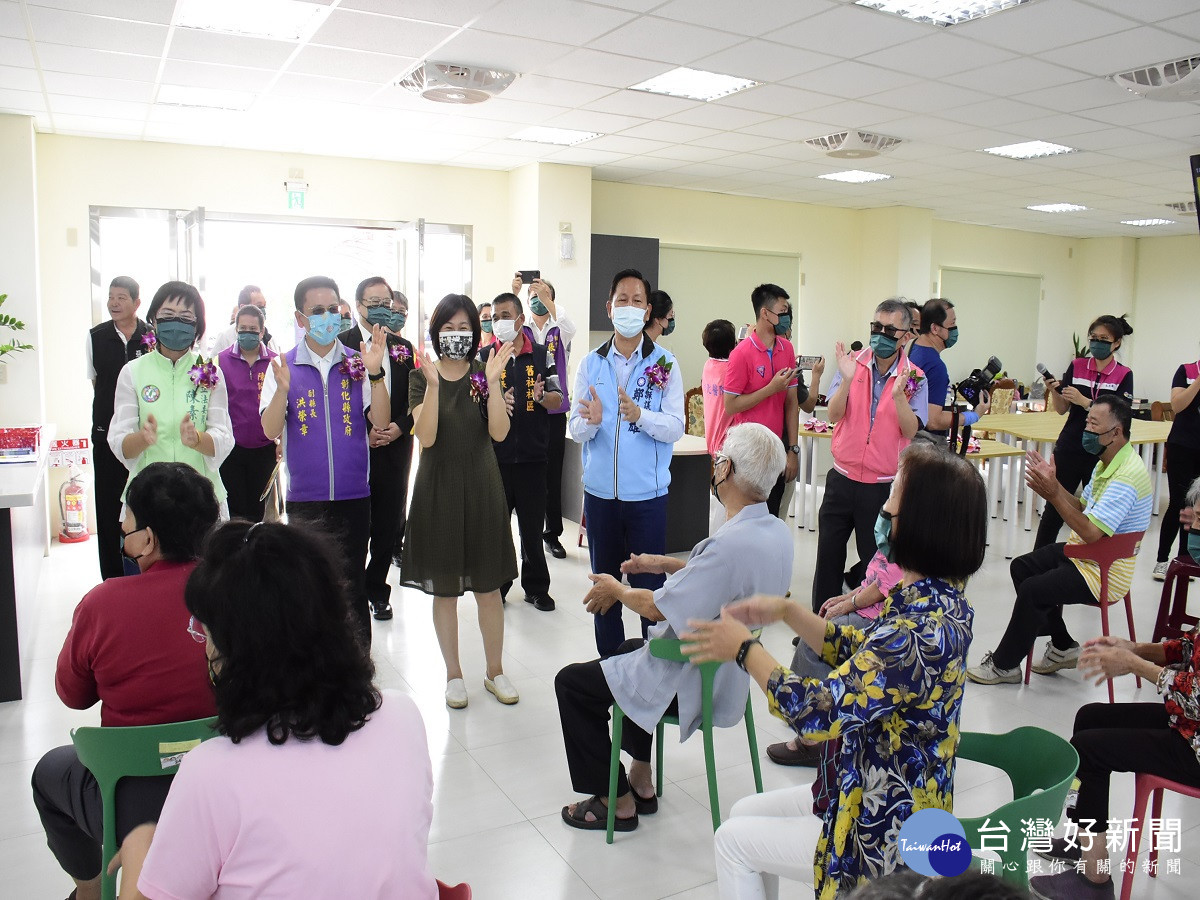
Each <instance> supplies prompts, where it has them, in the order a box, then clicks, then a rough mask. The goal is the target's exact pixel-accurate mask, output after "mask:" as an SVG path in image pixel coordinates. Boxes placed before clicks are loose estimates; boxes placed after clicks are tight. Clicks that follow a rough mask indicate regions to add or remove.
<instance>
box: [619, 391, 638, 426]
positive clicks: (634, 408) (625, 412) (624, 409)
mask: <svg viewBox="0 0 1200 900" xmlns="http://www.w3.org/2000/svg"><path fill="white" fill-rule="evenodd" d="M617 400H618V401H619V402H620V404H621V418H622V419H624V420H625V421H626V422H630V423H633V422H636V421H637V420H638V419H640V418H641V417H642V408H641V407H640V406H638V405H637V404H636V403H634V402H633V401H632V400H631V399H629V395H628V394H626V393H625V389H624V388H622V387H618V388H617Z"/></svg>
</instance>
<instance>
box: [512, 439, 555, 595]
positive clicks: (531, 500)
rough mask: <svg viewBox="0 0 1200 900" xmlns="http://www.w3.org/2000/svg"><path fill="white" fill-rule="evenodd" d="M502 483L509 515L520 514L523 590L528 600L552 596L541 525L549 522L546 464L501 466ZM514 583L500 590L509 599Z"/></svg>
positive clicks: (518, 515) (518, 523)
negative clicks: (537, 596) (545, 595)
mask: <svg viewBox="0 0 1200 900" xmlns="http://www.w3.org/2000/svg"><path fill="white" fill-rule="evenodd" d="M500 480H501V481H503V482H504V498H505V500H506V501H507V502H508V513H509V515H510V516H511V515H512V512H513V510H516V512H517V529H518V531H520V533H521V587H522V588H523V589H524V591H525V596H526V597H532V596H534V595H535V594H548V593H550V569H549V568H548V567H547V566H546V548H545V546H544V545H543V544H542V523H543V522H545V520H546V464H545V463H544V462H530V463H500ZM511 587H512V582H511V581H506V582H505V583H504V584H502V585H501V586H500V596H502V597H507V596H508V590H509V588H511Z"/></svg>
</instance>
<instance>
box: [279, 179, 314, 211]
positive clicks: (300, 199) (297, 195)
mask: <svg viewBox="0 0 1200 900" xmlns="http://www.w3.org/2000/svg"><path fill="white" fill-rule="evenodd" d="M283 186H284V188H285V189H286V190H287V198H288V209H304V195H305V194H306V193H308V182H307V181H285V182H284V183H283Z"/></svg>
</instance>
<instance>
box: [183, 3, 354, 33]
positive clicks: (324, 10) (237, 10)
mask: <svg viewBox="0 0 1200 900" xmlns="http://www.w3.org/2000/svg"><path fill="white" fill-rule="evenodd" d="M331 8H332V7H329V6H321V5H318V4H316V3H303V2H301V0H253V2H252V3H247V2H245V0H182V4H181V6H180V10H179V16H178V18H177V19H176V20H175V24H176V25H177V26H179V27H180V28H196V29H199V30H201V31H219V32H222V33H224V34H240V35H248V36H252V37H261V38H271V39H273V40H277V41H299V40H301V39H302V38H308V37H311V36H312V33H313V32H314V31H316V30H317V26H318V25H320V24H321V22H323V21H324V20H325V16H326V15H328V13H329V10H330V9H331Z"/></svg>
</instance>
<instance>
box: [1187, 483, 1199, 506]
mask: <svg viewBox="0 0 1200 900" xmlns="http://www.w3.org/2000/svg"><path fill="white" fill-rule="evenodd" d="M1187 502H1188V505H1189V506H1195V505H1196V504H1197V503H1200V478H1197V479H1196V480H1195V481H1193V482H1192V486H1191V487H1190V488H1188V492H1187Z"/></svg>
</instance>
